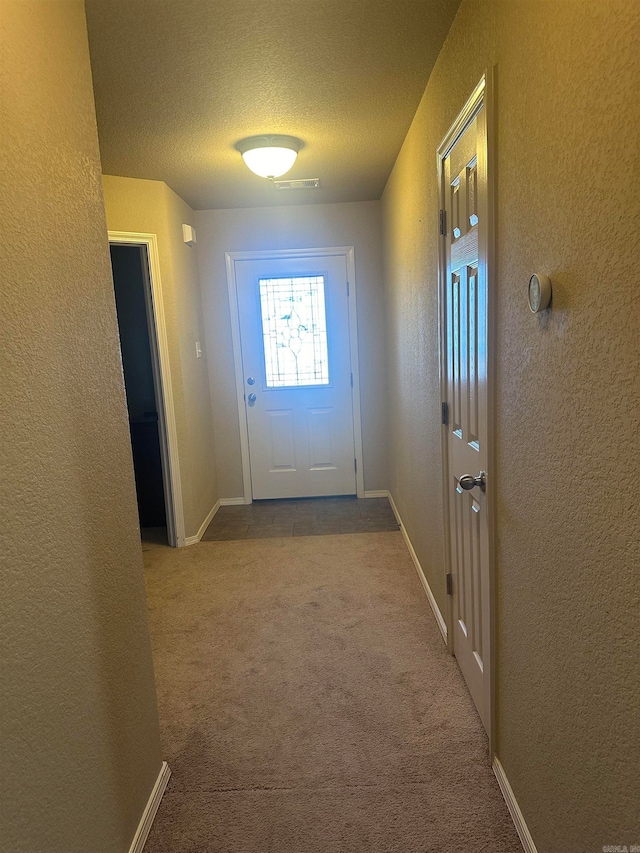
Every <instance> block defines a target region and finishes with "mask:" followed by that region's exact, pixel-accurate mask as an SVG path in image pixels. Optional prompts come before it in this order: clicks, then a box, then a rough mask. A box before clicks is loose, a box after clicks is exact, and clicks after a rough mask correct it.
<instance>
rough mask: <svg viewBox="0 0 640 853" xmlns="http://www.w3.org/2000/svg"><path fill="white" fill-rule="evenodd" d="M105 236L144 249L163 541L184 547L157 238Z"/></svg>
mask: <svg viewBox="0 0 640 853" xmlns="http://www.w3.org/2000/svg"><path fill="white" fill-rule="evenodd" d="M108 235H109V245H116V246H138V247H140V248H142V249H144V250H145V252H144V254H146V263H143V265H142V266H143V272H144V275H145V278H146V285H147V286H146V287H145V289H144V293H145V302H146V306H147V326H148V329H149V342H150V344H151V364H152V367H153V384H154V389H155V394H156V403H157V406H158V431H159V438H160V458H161V461H162V479H163V483H164V502H165V509H166V515H167V539H168V541H169V545H171V546H172V547H174V548H181V547H183V546H184V545H186V541H185V527H184V506H183V502H182V482H181V480H180V460H179V455H178V432H177V427H176V413H175V407H174V404H173V389H172V384H171V369H170V361H169V342H168V338H167V325H166V321H165V316H164V302H163V299H162V282H161V278H160V255H159V253H158V238H157V235H156V234H144V233H139V232H132V231H109V232H108Z"/></svg>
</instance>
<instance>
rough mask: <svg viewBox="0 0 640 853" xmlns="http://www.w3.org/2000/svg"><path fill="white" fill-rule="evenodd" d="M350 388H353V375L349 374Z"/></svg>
mask: <svg viewBox="0 0 640 853" xmlns="http://www.w3.org/2000/svg"><path fill="white" fill-rule="evenodd" d="M351 387H352V388H353V373H352V374H351Z"/></svg>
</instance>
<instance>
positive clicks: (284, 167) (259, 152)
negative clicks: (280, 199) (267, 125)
mask: <svg viewBox="0 0 640 853" xmlns="http://www.w3.org/2000/svg"><path fill="white" fill-rule="evenodd" d="M301 148H302V140H301V139H296V137H295V136H281V135H276V136H250V137H248V138H247V139H241V140H240V142H237V143H236V149H237V150H238V151H239V152H240V153H241V154H242V159H243V160H244V162H245V163H246V164H247V166H248V167H249V168H250V169H251V171H252V172H254V173H255V174H256V175H260V177H261V178H269V179H270V180H273V178H279V177H280V175H284V174H285V172H288V171H289V169H290V168H291V167H292V166H293V164H294V163H295V162H296V157H297V156H298V151H299V150H300V149H301Z"/></svg>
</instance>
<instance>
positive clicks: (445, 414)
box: [442, 401, 449, 426]
mask: <svg viewBox="0 0 640 853" xmlns="http://www.w3.org/2000/svg"><path fill="white" fill-rule="evenodd" d="M442 423H443V424H444V425H445V426H449V404H448V403H446V402H444V401H443V402H442Z"/></svg>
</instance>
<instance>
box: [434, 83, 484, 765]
mask: <svg viewBox="0 0 640 853" xmlns="http://www.w3.org/2000/svg"><path fill="white" fill-rule="evenodd" d="M483 107H484V110H485V120H486V137H485V138H484V140H483V147H484V151H485V152H486V158H487V163H486V166H487V198H486V210H485V213H486V223H487V227H486V229H485V231H484V235H483V238H482V240H481V242H480V251H481V253H482V252H483V253H484V257H485V258H486V265H487V269H486V277H487V432H488V442H487V452H488V465H487V467H488V472H489V475H488V478H487V492H486V508H487V525H488V536H489V610H490V619H489V636H490V649H489V655H488V658H487V662H486V663H488V670H489V672H488V673H487V679H488V701H489V718H490V726H489V732H488V736H489V753H490V758H491V761H493V758H494V756H495V748H496V743H497V721H496V717H497V714H496V698H497V679H496V673H497V647H496V606H497V596H496V588H497V587H496V565H495V554H496V489H495V485H494V484H495V482H496V470H495V462H496V453H495V412H494V409H495V384H496V364H495V361H496V359H495V353H496V298H495V287H496V282H497V277H496V251H495V236H496V216H495V201H496V168H495V167H496V162H497V161H496V156H495V141H496V133H495V114H496V113H495V79H494V69H493V68H489V69H487V70H486V71H485V72H484V74H483V75H482V77H481V78H480V81H479V82H478V84H477V85H476V87H475V88H474V90H473V92H472V93H471V95H470V97H469V99H468V100H467V102H466V104H465V105H464V107H463V108H462V110H461V111H460V113H459V114H458V116H457V118H456V119H455V121H454V122H453V124H452V125H451V127H450V128H449V131H448V132H447V134H446V135H445V137H444V139H443V140H442V142H441V143H440V145H439V146H438V150H437V154H436V166H437V180H438V202H439V206H440V210H441V211H442V210H444V209H445V192H446V187H445V181H444V161H445V158H446V156H447V154H448V153H449V152H450V151H451V149H452V148H453V146H454V145H455V143H456V142H457V141H458V139H459V138H460V136H461V135H462V134H463V132H464V131H465V130H466V128H467V127H468V125H469V124H470V122H471V121H472V120H473V118H474V117H475V116H476V115H477V113H478V112H479V111H480V109H482V108H483ZM446 278H447V250H446V236H445V235H441V236H440V238H439V240H438V333H439V335H438V336H439V349H440V360H439V362H440V364H439V366H440V399H441V400H442V401H443V402H448V400H447V331H446V330H447V314H446V312H447V304H446V284H447V281H446ZM442 420H444V418H442ZM440 444H441V458H442V509H443V522H444V540H445V541H444V555H445V573H446V574H449V573H451V569H452V564H451V538H450V537H451V525H450V495H449V490H448V488H447V484H448V482H449V442H448V432H447V425H446V424H442V426H441V428H440ZM445 579H446V578H445ZM445 618H446V623H447V648H448V649H449V652H450V653H451V654H453V635H454V631H453V597H452V595H447V603H446V614H445ZM485 665H486V664H485Z"/></svg>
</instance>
